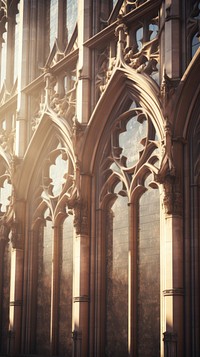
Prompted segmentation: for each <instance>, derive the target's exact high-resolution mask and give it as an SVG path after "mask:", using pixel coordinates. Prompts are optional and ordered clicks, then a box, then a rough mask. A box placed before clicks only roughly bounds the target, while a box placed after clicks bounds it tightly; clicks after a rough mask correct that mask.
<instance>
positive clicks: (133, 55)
mask: <svg viewBox="0 0 200 357" xmlns="http://www.w3.org/2000/svg"><path fill="white" fill-rule="evenodd" d="M140 3H142V2H138V1H133V2H129V3H128V5H127V6H130V5H131V6H133V7H136V6H138V4H140ZM150 26H151V28H153V26H154V28H155V29H154V30H151V29H150ZM157 26H158V17H156V18H153V19H151V20H150V21H149V22H148V24H146V23H144V24H143V27H141V31H143V32H144V34H145V35H142V36H143V38H142V39H141V42H140V45H139V42H138V40H137V31H138V29H137V28H134V29H131V28H127V26H126V25H125V24H124V23H123V15H122V14H121V15H119V17H118V21H117V27H116V29H115V35H116V37H117V38H118V41H117V50H114V41H112V42H110V44H107V46H106V47H105V48H104V49H103V50H102V52H101V53H100V54H99V57H98V73H97V75H96V86H97V89H98V90H99V93H100V95H101V94H102V93H103V91H104V90H105V87H106V85H107V83H108V81H109V79H110V77H111V74H112V72H113V69H114V68H116V67H118V66H119V67H120V66H121V65H123V64H126V65H128V66H130V67H131V68H133V69H134V70H136V71H137V72H139V73H145V74H147V75H149V76H152V75H153V74H155V73H157V72H158V68H157V64H158V61H159V46H158V45H159V42H158V33H157V32H158V31H157ZM129 43H131V44H132V45H129Z"/></svg>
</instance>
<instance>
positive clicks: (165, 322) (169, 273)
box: [161, 176, 184, 357]
mask: <svg viewBox="0 0 200 357" xmlns="http://www.w3.org/2000/svg"><path fill="white" fill-rule="evenodd" d="M162 194H163V207H162V209H163V219H162V222H161V294H162V297H161V334H162V337H163V342H162V343H161V356H164V357H182V356H183V354H184V351H183V346H184V342H183V338H184V321H183V308H184V306H183V303H184V301H183V298H184V285H183V219H182V199H181V193H180V192H178V190H177V185H176V182H175V178H174V177H170V176H168V177H166V178H165V182H164V183H163V192H162Z"/></svg>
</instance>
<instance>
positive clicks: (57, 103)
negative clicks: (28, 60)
mask: <svg viewBox="0 0 200 357" xmlns="http://www.w3.org/2000/svg"><path fill="white" fill-rule="evenodd" d="M46 70H47V73H46V74H45V76H44V79H45V81H46V87H45V90H46V96H45V103H46V106H47V107H49V108H51V109H52V110H53V111H54V112H55V113H56V114H57V115H58V116H60V117H64V118H68V117H70V118H72V117H73V116H74V115H75V107H76V87H77V81H74V83H73V86H72V87H71V88H70V89H69V90H67V91H66V93H65V95H64V96H61V95H60V94H59V93H58V92H57V91H56V89H55V87H56V85H57V79H56V77H55V76H53V75H52V74H51V72H50V70H49V71H48V69H46Z"/></svg>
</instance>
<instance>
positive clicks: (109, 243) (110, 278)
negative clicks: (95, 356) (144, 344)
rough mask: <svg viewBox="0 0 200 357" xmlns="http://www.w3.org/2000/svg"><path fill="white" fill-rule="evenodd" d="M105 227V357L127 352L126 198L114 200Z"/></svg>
mask: <svg viewBox="0 0 200 357" xmlns="http://www.w3.org/2000/svg"><path fill="white" fill-rule="evenodd" d="M122 212H123V219H122ZM106 227H107V228H106V275H107V279H106V285H107V292H106V309H107V311H106V351H105V352H106V356H126V355H127V351H128V344H127V341H128V206H127V198H126V197H120V196H119V197H118V198H117V200H116V202H115V203H114V205H113V207H112V210H110V211H109V212H108V214H107V224H106ZM122 307H123V308H122Z"/></svg>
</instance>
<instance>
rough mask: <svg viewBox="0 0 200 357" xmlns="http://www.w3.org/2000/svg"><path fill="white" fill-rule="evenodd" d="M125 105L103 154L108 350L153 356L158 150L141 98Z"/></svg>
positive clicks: (100, 177) (103, 257)
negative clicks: (140, 102) (155, 179)
mask: <svg viewBox="0 0 200 357" xmlns="http://www.w3.org/2000/svg"><path fill="white" fill-rule="evenodd" d="M128 103H129V104H128ZM127 104H128V105H127V111H124V112H122V113H121V114H119V116H118V117H116V119H115V120H113V122H112V124H107V125H109V129H108V130H106V129H105V133H107V134H105V135H106V137H104V138H103V139H102V144H101V148H102V151H99V152H101V159H100V164H99V166H98V173H97V176H98V185H99V188H98V190H99V191H98V192H99V193H98V196H97V197H98V202H99V205H100V208H101V210H102V219H101V222H102V227H101V230H100V231H101V232H102V237H101V238H99V239H100V240H101V241H102V242H103V243H102V244H103V246H102V250H101V251H102V252H105V253H103V254H101V262H102V264H104V269H103V268H101V269H102V272H103V273H102V274H103V276H102V279H103V281H104V283H103V285H102V291H105V296H104V300H103V297H102V301H105V309H104V308H103V302H102V307H101V308H102V309H103V311H104V326H106V329H105V331H104V332H103V331H102V333H103V334H104V338H103V340H104V352H103V353H104V354H105V355H106V356H114V355H116V356H127V355H128V354H129V353H130V352H131V351H130V348H132V350H134V353H135V354H137V356H139V357H150V356H153V355H159V351H160V344H159V341H160V195H159V190H158V186H157V184H156V183H155V182H154V172H155V171H156V170H157V169H158V167H159V153H160V148H159V143H158V135H157V134H156V130H155V127H154V125H153V122H152V121H151V119H150V116H149V115H148V113H147V111H146V110H145V109H144V108H142V107H141V105H139V103H137V100H133V101H132V102H130V100H129V101H128V102H127ZM108 133H109V134H108ZM133 305H134V308H133ZM102 326H103V324H102ZM102 329H103V327H102ZM130 329H132V330H130ZM133 330H134V332H133ZM133 335H135V336H136V337H135V338H136V341H134V343H133ZM133 344H134V346H133ZM130 346H133V347H130Z"/></svg>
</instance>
